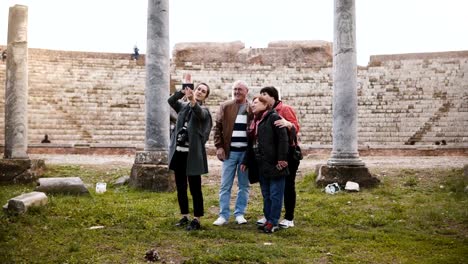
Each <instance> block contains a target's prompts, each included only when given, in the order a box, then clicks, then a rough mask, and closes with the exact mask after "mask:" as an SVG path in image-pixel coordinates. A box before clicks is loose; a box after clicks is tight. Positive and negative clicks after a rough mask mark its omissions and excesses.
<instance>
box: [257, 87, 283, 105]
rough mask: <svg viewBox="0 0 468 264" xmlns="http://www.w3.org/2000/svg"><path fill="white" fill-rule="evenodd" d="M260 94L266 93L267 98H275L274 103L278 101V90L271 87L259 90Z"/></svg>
mask: <svg viewBox="0 0 468 264" xmlns="http://www.w3.org/2000/svg"><path fill="white" fill-rule="evenodd" d="M262 93H267V94H268V95H269V96H271V97H273V98H275V102H278V101H279V95H278V90H277V89H276V88H275V87H273V86H267V87H263V88H262V89H261V90H260V94H262Z"/></svg>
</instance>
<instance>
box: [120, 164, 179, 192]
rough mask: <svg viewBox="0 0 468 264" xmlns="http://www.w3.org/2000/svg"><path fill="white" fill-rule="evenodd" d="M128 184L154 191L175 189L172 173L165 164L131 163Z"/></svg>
mask: <svg viewBox="0 0 468 264" xmlns="http://www.w3.org/2000/svg"><path fill="white" fill-rule="evenodd" d="M128 184H129V186H132V187H134V188H138V189H145V190H150V191H154V192H172V191H174V190H175V179H174V173H173V172H172V171H170V170H169V169H168V168H167V165H152V164H133V166H132V171H131V173H130V180H129V183H128Z"/></svg>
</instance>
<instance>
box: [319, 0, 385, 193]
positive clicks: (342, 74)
mask: <svg viewBox="0 0 468 264" xmlns="http://www.w3.org/2000/svg"><path fill="white" fill-rule="evenodd" d="M333 27H334V28H333V30H334V40H333V135H332V138H333V150H332V153H331V157H330V159H329V160H328V162H327V166H321V167H320V169H319V171H318V178H317V183H319V184H320V185H325V184H328V183H332V182H338V183H339V184H340V185H344V184H346V181H348V180H350V181H354V182H358V183H359V184H361V185H363V186H370V185H373V184H375V183H376V181H377V182H378V180H377V179H376V178H373V177H372V176H371V175H370V173H369V170H368V169H367V168H366V167H365V165H364V162H362V161H361V159H360V158H359V153H358V146H357V143H358V133H357V125H358V120H357V113H358V107H357V106H358V104H357V60H356V19H355V0H335V4H334V26H333Z"/></svg>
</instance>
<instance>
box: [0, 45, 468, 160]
mask: <svg viewBox="0 0 468 264" xmlns="http://www.w3.org/2000/svg"><path fill="white" fill-rule="evenodd" d="M6 48H7V47H6V46H4V45H0V50H4V49H6ZM267 49H270V48H267ZM272 49H285V50H286V48H272ZM249 50H251V51H249ZM253 50H255V52H254V51H253ZM261 50H263V49H244V50H242V51H241V52H244V51H246V52H248V53H249V52H251V55H252V56H254V55H255V54H257V55H258V54H265V53H262V51H261ZM275 52H276V51H268V52H266V53H268V54H272V55H274V54H275ZM28 54H29V62H28V64H29V70H30V72H34V73H35V74H34V75H32V76H30V80H29V91H30V93H29V106H28V116H29V122H28V141H29V142H28V143H29V145H28V153H33V152H32V151H36V152H35V153H38V152H37V151H38V149H39V148H37V147H36V146H41V147H40V149H43V148H42V146H44V145H47V148H48V149H47V151H49V150H50V151H51V152H49V154H51V153H65V152H66V153H72V154H90V153H91V154H97V155H99V154H109V153H111V152H114V151H117V150H119V149H120V150H122V149H123V148H124V147H128V149H127V150H125V153H124V152H122V153H121V154H130V155H134V154H135V149H137V150H142V149H143V148H144V141H145V115H144V112H145V95H144V89H145V76H146V73H145V68H144V67H142V66H138V65H136V64H135V61H134V60H130V54H116V53H103V52H94V53H92V52H72V51H58V50H46V49H28ZM414 55H417V56H410V55H408V56H407V54H401V55H394V56H389V57H388V59H386V60H383V61H381V65H380V66H370V67H366V68H361V69H358V87H357V93H358V135H359V136H358V143H359V145H358V146H359V154H360V155H361V156H367V155H368V153H369V152H367V153H366V149H367V148H369V150H370V151H375V150H378V151H382V152H380V153H381V154H382V155H387V153H389V152H390V151H392V150H391V149H393V151H395V153H392V154H398V153H401V154H403V155H408V156H410V155H421V154H423V155H431V156H432V155H446V154H444V152H445V151H446V150H447V151H449V152H451V153H453V154H450V155H459V156H466V155H468V148H467V147H468V129H466V113H467V112H468V105H467V104H466V97H464V95H465V93H466V91H467V89H468V86H467V85H468V74H465V73H466V72H468V60H467V59H468V51H457V52H442V53H418V54H414ZM142 56H143V55H142ZM255 56H256V55H255ZM275 56H276V55H275ZM261 57H262V59H264V58H265V56H264V55H262V56H261ZM274 59H275V58H273V59H271V60H274ZM267 60H270V59H267ZM76 62H79V65H78V64H76ZM171 66H172V68H171V72H170V76H171V80H172V82H173V85H179V84H180V83H181V77H182V75H183V73H185V72H188V71H190V72H192V73H193V78H194V81H195V82H196V83H198V82H201V81H206V82H208V84H209V86H210V88H211V92H210V96H209V98H208V100H207V101H206V103H207V106H208V107H209V108H210V110H211V112H212V115H213V118H214V117H215V115H216V111H217V110H218V108H219V104H220V103H221V102H223V101H225V100H227V99H229V98H231V93H230V91H231V89H230V85H231V84H232V82H233V81H235V80H237V79H243V80H245V81H246V82H247V83H248V84H250V85H251V87H252V88H251V94H256V93H257V92H258V91H259V89H260V88H261V87H264V86H266V85H274V86H275V87H277V88H278V89H279V90H280V91H281V96H282V100H284V102H285V103H287V104H289V105H292V106H293V107H294V109H295V110H296V114H297V117H298V119H299V122H300V124H301V135H300V140H301V143H302V145H303V146H304V148H305V149H307V148H308V146H311V145H320V146H319V147H318V148H315V149H316V150H317V151H318V149H322V150H323V149H325V150H323V151H326V152H327V153H325V155H328V154H329V152H330V151H329V150H328V148H330V146H331V144H332V138H331V135H332V133H331V131H332V128H331V127H332V122H331V120H332V94H333V92H332V86H333V80H332V77H333V74H332V68H331V64H330V65H329V66H324V67H317V68H316V67H315V66H314V65H313V64H307V63H304V64H292V65H291V64H288V65H275V66H271V65H258V64H251V63H247V62H245V63H240V62H239V63H227V62H224V61H219V62H217V63H196V62H187V63H186V64H184V65H183V66H176V65H175V64H172V65H171ZM5 72H6V68H5V63H1V62H0V83H5ZM63 84H67V85H63ZM4 88H5V86H4V85H3V86H2V85H0V107H3V103H4ZM32 91H34V92H32ZM164 100H167V98H164ZM44 102H47V103H44ZM163 104H167V102H166V101H164V102H163ZM57 109H62V110H63V111H57ZM103 113H105V114H103ZM44 127H47V128H49V129H50V131H52V132H50V133H49V139H50V140H51V141H52V143H51V144H40V142H41V140H42V139H43V138H44V132H43V131H44ZM4 131H5V130H4V120H3V118H0V149H1V150H2V151H3V148H2V147H3V146H2V143H3V140H4ZM212 135H213V133H212ZM414 135H418V137H417V138H416V140H414V141H415V145H405V143H406V142H408V140H409V139H414ZM211 138H212V137H211ZM442 140H445V141H446V143H447V145H442V143H441V144H440V145H435V143H436V142H437V141H438V142H442ZM212 142H213V141H212V140H210V141H209V142H208V145H212ZM75 143H81V144H86V143H87V144H89V146H90V147H89V148H73V145H74V144H75ZM103 147H106V148H107V150H106V152H100V151H101V149H102V148H103ZM112 147H113V148H114V150H113V149H111V148H112ZM311 147H313V146H311ZM364 148H366V149H364ZM52 151H53V152H52ZM313 151H315V150H313ZM396 151H398V153H397V152H396ZM454 151H456V153H454ZM312 153H314V152H312ZM114 154H120V153H114Z"/></svg>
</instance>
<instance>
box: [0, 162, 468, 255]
mask: <svg viewBox="0 0 468 264" xmlns="http://www.w3.org/2000/svg"><path fill="white" fill-rule="evenodd" d="M373 173H374V174H376V175H379V178H380V179H381V180H382V184H381V185H380V186H379V187H377V188H374V189H364V190H362V191H361V192H359V193H346V192H340V193H337V194H335V195H327V194H325V193H324V192H323V191H322V190H321V189H318V188H316V187H315V185H314V177H315V176H314V175H313V174H308V175H306V176H305V177H299V178H298V180H297V190H298V200H297V209H296V219H295V222H296V227H295V228H292V229H288V230H281V231H280V232H278V233H274V234H271V235H267V234H263V233H259V232H258V231H257V230H256V227H255V225H254V223H255V220H256V219H257V217H258V216H260V215H261V201H262V199H261V196H260V192H259V191H258V188H259V186H258V184H256V185H253V186H252V192H251V199H250V201H249V208H248V215H247V218H248V220H249V223H248V224H247V225H243V226H237V225H235V224H234V223H232V219H231V223H229V224H228V225H226V226H222V227H215V226H212V225H211V223H212V222H213V221H214V220H215V219H216V217H217V211H218V207H217V205H218V195H217V191H218V190H217V188H218V186H204V187H203V188H204V189H203V191H204V195H205V197H204V198H205V217H204V218H203V219H202V226H203V229H202V230H200V231H195V232H187V231H185V230H183V229H179V228H177V227H175V226H174V223H175V222H176V221H177V220H178V219H179V217H180V216H179V214H178V205H177V198H176V194H175V193H153V192H148V191H138V190H134V189H132V188H129V187H127V186H124V187H113V186H109V185H108V188H107V189H108V191H107V192H106V193H104V194H96V193H95V192H94V187H93V186H94V184H95V183H96V182H98V181H106V182H112V181H113V180H115V179H117V178H118V177H120V176H123V175H128V174H129V169H128V168H127V169H121V168H115V169H102V168H99V167H92V166H48V170H47V174H46V176H47V177H58V176H60V177H62V176H78V177H81V178H82V179H83V181H84V182H85V183H86V184H89V190H90V191H91V195H90V196H67V195H48V197H49V204H48V205H47V206H44V207H38V208H32V209H31V210H29V211H28V212H27V213H26V214H23V215H6V214H4V213H0V262H1V263H146V261H145V259H144V254H145V252H146V251H147V250H149V249H152V248H155V249H156V250H157V251H158V253H159V254H160V256H161V258H162V260H161V262H166V263H171V262H172V263H181V262H184V263H232V262H234V263H466V260H467V259H468V194H467V193H465V192H464V187H465V186H464V184H463V171H462V170H461V169H450V170H442V169H441V170H434V169H425V170H409V169H402V170H398V169H393V170H390V171H389V170H388V169H387V170H386V172H385V174H384V176H380V175H381V174H380V172H379V171H378V170H374V171H373ZM33 189H34V185H32V184H30V185H4V186H0V202H1V203H3V204H5V203H6V202H7V201H8V199H10V198H12V197H14V196H17V195H20V194H21V193H24V192H30V191H32V190H33ZM93 226H104V228H102V229H89V228H90V227H93Z"/></svg>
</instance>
